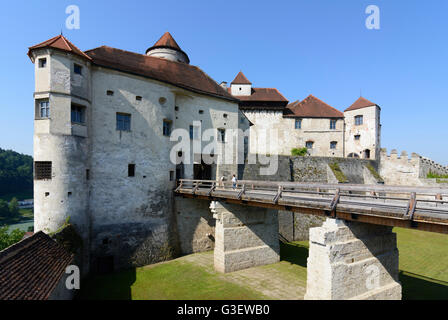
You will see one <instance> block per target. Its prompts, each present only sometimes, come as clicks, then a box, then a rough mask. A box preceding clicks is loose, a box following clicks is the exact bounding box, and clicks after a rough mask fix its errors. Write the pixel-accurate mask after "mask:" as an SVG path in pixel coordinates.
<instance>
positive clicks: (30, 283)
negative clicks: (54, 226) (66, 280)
mask: <svg viewBox="0 0 448 320" xmlns="http://www.w3.org/2000/svg"><path fill="white" fill-rule="evenodd" d="M72 261H73V255H72V254H71V253H69V252H68V251H66V250H65V248H64V247H63V246H61V245H60V244H58V243H57V242H56V241H54V240H52V239H51V238H50V237H49V236H47V235H46V234H45V233H43V232H38V233H36V234H34V235H33V236H31V237H29V238H26V239H24V240H22V241H20V242H18V243H16V244H14V245H12V246H11V247H9V248H7V249H5V250H3V251H0V300H47V299H48V298H49V297H50V295H51V293H52V292H53V290H54V289H55V288H56V286H57V284H58V283H59V281H60V280H61V278H62V276H63V274H64V273H65V269H66V267H67V266H69V265H70V264H71V263H72Z"/></svg>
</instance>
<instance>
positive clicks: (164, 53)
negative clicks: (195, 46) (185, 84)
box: [146, 32, 190, 63]
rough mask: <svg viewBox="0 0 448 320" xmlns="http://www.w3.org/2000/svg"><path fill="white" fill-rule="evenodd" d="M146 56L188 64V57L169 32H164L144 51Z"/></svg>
mask: <svg viewBox="0 0 448 320" xmlns="http://www.w3.org/2000/svg"><path fill="white" fill-rule="evenodd" d="M170 51H172V52H170ZM146 54H147V55H148V56H154V57H158V58H163V59H167V60H172V61H177V62H184V63H190V59H189V58H188V55H187V54H186V53H185V52H184V51H182V49H181V48H180V47H179V45H178V44H177V42H176V40H174V38H173V36H172V35H171V34H170V33H169V32H165V33H164V34H163V36H161V37H160V39H159V40H157V42H156V43H154V45H153V46H152V47H151V48H149V49H148V50H146Z"/></svg>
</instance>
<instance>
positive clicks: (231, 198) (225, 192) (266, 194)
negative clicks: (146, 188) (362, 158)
mask: <svg viewBox="0 0 448 320" xmlns="http://www.w3.org/2000/svg"><path fill="white" fill-rule="evenodd" d="M174 192H175V194H176V195H181V196H183V197H187V198H197V199H204V200H211V201H224V202H227V203H234V204H241V205H248V206H255V207H263V208H272V209H278V210H286V211H293V212H299V213H306V214H313V215H318V216H327V217H333V218H339V219H343V220H349V221H358V222H365V223H372V224H378V225H387V226H395V227H403V228H413V229H420V230H424V231H431V232H438V233H448V189H447V188H437V187H411V186H388V185H354V184H323V183H297V182H267V181H247V180H246V181H244V180H242V181H238V184H237V186H236V188H233V186H232V183H231V182H228V181H225V182H217V181H214V180H188V179H180V180H178V181H177V188H176V189H175V190H174Z"/></svg>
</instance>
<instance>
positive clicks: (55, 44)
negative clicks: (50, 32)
mask: <svg viewBox="0 0 448 320" xmlns="http://www.w3.org/2000/svg"><path fill="white" fill-rule="evenodd" d="M41 48H53V49H57V50H62V51H66V52H71V53H73V54H76V55H78V56H80V57H82V58H85V59H87V60H91V58H90V57H89V56H88V55H87V54H85V53H84V52H82V51H81V50H79V49H78V48H77V47H76V46H75V45H74V44H73V43H71V42H70V41H68V40H67V38H65V37H64V36H63V35H59V36H56V37H54V38H51V39H49V40H47V41H44V42H42V43H39V44H36V45H35V46H32V47H29V50H28V56H29V57H30V59H32V56H31V52H32V51H33V50H36V49H41Z"/></svg>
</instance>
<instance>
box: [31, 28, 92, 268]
mask: <svg viewBox="0 0 448 320" xmlns="http://www.w3.org/2000/svg"><path fill="white" fill-rule="evenodd" d="M28 56H29V57H30V59H31V61H32V62H33V63H34V70H35V90H34V99H35V105H34V113H35V120H34V161H35V162H34V212H35V214H34V230H35V231H45V232H52V231H55V230H57V229H59V228H60V227H61V225H63V224H64V222H65V221H66V220H67V219H69V222H70V223H71V224H73V225H75V226H76V228H77V230H78V232H79V234H80V235H81V237H82V239H83V243H84V245H85V248H88V246H89V228H90V227H89V225H90V219H89V216H88V192H89V191H88V184H87V181H86V178H85V177H86V171H88V169H89V157H88V154H89V152H88V150H89V144H90V126H89V120H90V112H91V70H90V69H91V60H92V59H91V58H90V57H89V56H88V55H87V54H85V53H84V52H82V51H81V50H80V49H78V48H77V47H76V46H75V45H74V44H72V43H71V42H70V41H68V40H67V39H66V38H65V37H64V36H62V35H59V36H56V37H54V38H51V39H49V40H47V41H44V42H42V43H40V44H37V45H35V46H32V47H30V48H29V51H28ZM81 257H82V261H78V263H79V265H80V266H81V270H82V272H84V273H85V272H86V270H87V269H88V263H89V253H88V250H85V251H84V252H83V254H82V255H81Z"/></svg>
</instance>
